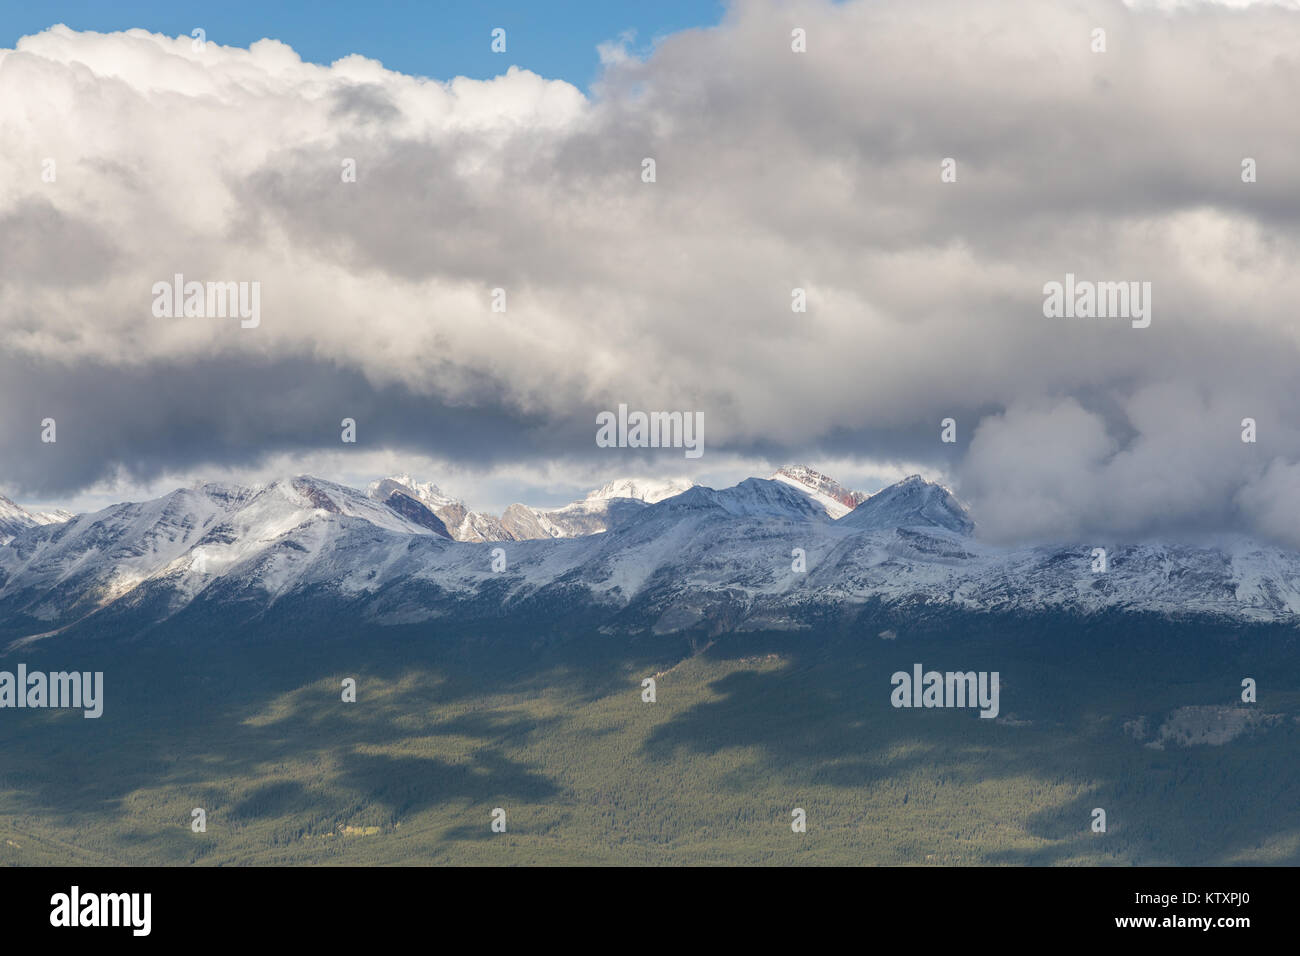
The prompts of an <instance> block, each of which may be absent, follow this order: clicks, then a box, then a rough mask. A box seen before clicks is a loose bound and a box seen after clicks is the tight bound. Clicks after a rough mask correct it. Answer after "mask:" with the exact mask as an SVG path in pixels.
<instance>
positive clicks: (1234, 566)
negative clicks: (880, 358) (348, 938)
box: [0, 476, 1300, 639]
mask: <svg viewBox="0 0 1300 956" xmlns="http://www.w3.org/2000/svg"><path fill="white" fill-rule="evenodd" d="M387 481H392V482H393V484H392V485H385V482H387ZM385 482H377V483H376V485H372V486H371V488H370V489H369V491H368V492H366V493H363V492H359V491H356V490H354V489H351V488H347V487H344V486H342V485H337V484H334V483H332V482H328V481H322V480H320V479H316V478H310V477H298V478H291V479H282V480H279V481H275V482H271V483H270V484H267V485H264V486H257V487H253V488H241V487H237V486H232V485H222V484H205V485H200V486H198V487H195V488H190V489H182V490H178V491H175V492H172V493H171V494H169V495H166V496H164V497H163V498H159V499H157V500H155V501H149V502H143V503H138V504H121V505H115V506H113V507H111V508H107V509H104V510H103V511H101V512H98V513H96V514H89V515H81V516H78V517H76V518H74V519H73V520H70V521H68V522H66V523H63V524H53V525H44V526H42V525H33V526H28V527H25V528H24V529H22V530H20V531H19V533H17V534H16V535H15V536H14V537H13V539H12V540H11V541H10V542H9V543H8V544H7V545H5V546H0V632H3V633H4V634H7V635H10V639H12V638H13V637H20V638H21V637H26V636H32V635H39V634H47V633H52V632H55V631H58V630H59V629H61V628H65V627H68V626H71V625H74V624H77V625H78V626H79V627H81V628H82V629H86V628H91V629H93V628H94V627H96V626H97V622H101V623H102V622H103V621H105V620H113V621H115V622H116V624H115V629H116V630H118V631H121V630H122V629H130V628H140V627H145V626H148V625H149V624H152V623H155V622H158V621H162V620H166V619H168V618H170V617H172V616H174V615H177V614H179V613H181V612H182V611H187V610H192V609H194V608H201V609H206V610H208V611H211V612H213V614H215V615H216V617H217V618H218V619H220V620H222V621H223V622H225V621H230V622H232V623H233V622H238V621H240V620H247V619H255V618H256V617H257V615H260V614H262V613H265V612H267V611H268V610H269V609H271V608H272V607H273V606H275V605H276V604H277V602H280V601H282V600H286V599H289V598H293V599H295V600H310V601H313V602H318V603H320V604H321V605H322V606H327V607H328V608H329V609H330V610H329V614H330V616H331V619H334V618H336V617H337V618H338V619H339V620H354V621H355V623H357V624H358V625H359V626H360V625H365V624H369V625H389V624H411V623H418V622H422V621H428V620H433V619H438V620H443V621H452V620H454V621H470V622H473V621H481V620H486V619H501V618H503V617H508V616H510V615H519V616H520V617H521V618H522V619H526V620H527V621H529V622H530V626H535V627H544V626H548V625H549V624H553V623H555V622H556V621H558V620H559V619H560V618H561V617H564V616H566V615H567V616H572V615H578V616H579V617H580V618H581V620H583V621H584V622H585V623H586V624H593V623H594V624H596V625H598V626H602V627H605V628H610V629H614V630H623V631H630V632H636V631H648V632H658V633H662V632H671V631H678V630H682V629H694V628H705V629H709V630H720V629H758V628H762V629H793V628H801V627H806V626H809V625H810V623H812V622H817V621H826V620H836V621H845V620H852V619H853V616H854V615H856V614H860V613H863V609H864V608H868V607H870V608H874V609H875V610H874V611H873V613H879V612H881V610H882V609H884V611H885V612H887V613H889V614H891V615H893V620H897V621H900V622H905V621H906V620H908V619H909V618H915V617H916V616H918V615H926V614H933V613H948V612H967V611H974V612H991V613H1015V614H1037V613H1053V614H1060V613H1067V614H1077V615H1090V614H1098V613H1103V612H1152V613H1158V614H1164V615H1169V616H1205V617H1208V618H1212V619H1215V620H1223V621H1238V622H1248V621H1265V622H1284V623H1288V624H1296V623H1300V554H1296V553H1294V552H1290V551H1286V550H1283V549H1280V548H1277V547H1273V546H1270V545H1264V544H1260V543H1258V542H1254V541H1250V540H1245V539H1232V540H1219V541H1215V542H1207V543H1204V544H1193V543H1177V544H1174V543H1160V542H1130V543H1123V542H1094V541H1088V542H1076V543H1071V544H1068V545H1060V546H1055V547H1033V548H1002V547H998V546H995V545H991V544H988V543H986V542H983V541H981V540H979V539H978V538H977V537H976V536H975V534H974V529H975V525H974V522H973V521H972V520H971V518H970V516H969V515H968V514H967V511H966V509H965V508H964V507H963V506H962V504H961V503H960V502H959V501H958V500H957V499H956V498H955V497H954V496H953V495H952V493H951V492H950V491H948V490H947V489H946V488H943V487H942V486H940V485H938V484H935V483H933V482H929V481H926V480H924V479H922V478H919V477H916V476H913V477H910V478H907V479H905V480H904V481H901V482H899V483H897V484H895V485H893V486H890V487H889V488H885V489H883V490H882V491H880V492H878V493H877V494H874V495H871V496H868V497H867V498H866V499H865V500H864V501H863V502H862V503H861V504H859V505H858V506H857V507H856V508H855V509H853V510H852V511H850V512H848V513H847V514H845V515H844V516H843V517H840V518H838V519H835V518H832V517H831V515H830V514H828V512H827V509H826V507H825V504H824V502H823V501H821V500H819V499H818V498H817V496H816V495H810V494H809V493H808V491H807V489H806V488H803V487H800V485H799V483H795V482H791V481H789V480H780V479H761V478H750V479H747V480H745V481H742V482H741V483H739V484H738V485H736V486H734V487H731V488H723V489H713V488H707V487H703V486H693V487H689V488H687V489H686V490H685V491H682V492H680V493H678V494H674V495H669V496H667V497H662V498H658V495H657V494H656V493H655V492H653V491H650V490H649V489H642V490H643V491H644V493H645V495H646V497H656V498H658V500H654V501H650V502H647V501H645V500H642V499H637V498H631V497H624V496H623V495H621V494H618V493H612V496H611V497H601V495H602V494H604V493H606V492H605V491H604V489H602V490H601V491H600V492H597V493H596V494H594V495H593V496H590V497H588V498H586V499H583V501H581V502H576V503H575V504H574V505H570V506H567V507H566V508H562V509H556V510H555V511H551V512H540V514H542V515H545V516H547V521H551V522H554V521H555V519H554V517H552V516H554V515H556V514H565V515H566V516H567V519H568V520H569V524H568V525H565V526H562V525H560V524H558V523H553V524H551V525H550V526H549V527H548V526H546V525H543V524H542V522H541V519H540V518H538V517H537V514H538V513H534V512H532V511H531V509H530V512H529V513H530V514H531V515H532V517H533V518H535V519H536V520H537V524H538V526H539V527H540V529H541V530H542V531H546V532H547V535H546V537H544V538H543V536H542V535H541V534H538V533H531V534H530V536H529V537H524V536H522V535H521V536H520V537H518V538H516V539H497V540H487V541H482V542H475V541H458V540H453V537H451V536H450V535H449V529H448V528H447V526H446V523H445V522H444V521H443V520H442V519H441V518H440V517H439V516H438V514H437V513H436V512H435V510H434V509H435V508H443V507H446V505H445V504H443V503H442V501H443V499H444V498H445V497H446V496H442V495H441V493H440V492H438V491H437V489H436V487H435V486H429V485H416V484H414V483H411V482H407V481H398V480H397V479H385ZM624 490H628V491H630V490H633V489H631V488H630V487H623V488H616V489H615V490H614V491H615V492H618V491H624ZM589 503H603V504H604V505H607V506H608V507H606V508H605V509H604V510H601V507H600V505H599V504H593V505H592V507H593V510H592V511H590V512H582V511H580V510H578V509H576V506H578V505H586V504H589ZM521 508H522V506H521ZM579 516H585V518H589V519H590V520H591V521H592V523H593V525H596V524H600V523H601V522H605V521H609V520H610V519H611V518H613V523H612V524H611V525H609V526H608V528H607V530H605V531H604V533H589V534H581V533H580V532H578V536H574V535H573V533H567V534H554V533H551V531H552V529H556V528H560V529H561V530H566V531H568V532H572V530H573V529H574V528H577V527H578V526H579V524H580V520H579ZM521 520H523V519H522V518H521ZM503 523H504V521H503ZM440 526H441V527H440ZM534 530H535V529H534ZM512 533H513V532H512ZM538 539H540V540H538ZM1094 547H1105V548H1106V549H1107V568H1106V570H1105V571H1104V572H1095V571H1094V570H1093V555H1092V549H1093V548H1094ZM194 613H201V612H199V611H195V612H194ZM846 615H847V617H846ZM78 622H80V623H79V624H78Z"/></svg>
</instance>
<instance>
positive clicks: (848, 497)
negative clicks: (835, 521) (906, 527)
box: [772, 465, 869, 518]
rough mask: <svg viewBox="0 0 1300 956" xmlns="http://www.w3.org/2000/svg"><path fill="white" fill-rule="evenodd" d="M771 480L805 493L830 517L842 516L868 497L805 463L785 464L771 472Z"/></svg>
mask: <svg viewBox="0 0 1300 956" xmlns="http://www.w3.org/2000/svg"><path fill="white" fill-rule="evenodd" d="M772 480H774V481H780V482H784V483H785V484H787V485H790V486H791V487H793V488H798V489H799V490H800V491H802V492H804V493H805V494H807V495H808V496H809V497H810V498H812V499H813V500H814V501H816V502H817V503H818V504H820V505H821V506H822V507H823V508H824V509H825V510H826V513H827V514H828V515H830V516H831V517H832V518H842V517H844V516H845V515H846V514H848V513H849V512H850V511H852V510H853V509H854V508H856V507H857V506H858V505H860V504H862V502H864V501H866V500H867V498H868V497H869V496H868V495H866V494H863V493H862V492H861V491H852V490H850V489H848V488H845V487H844V486H843V485H841V484H840V483H839V482H838V481H836V480H835V479H834V478H831V477H830V476H829V475H823V474H822V473H821V472H820V471H816V470H814V469H812V468H809V467H808V466H807V465H786V466H785V467H784V468H778V469H777V470H776V471H775V472H774V473H773V474H772Z"/></svg>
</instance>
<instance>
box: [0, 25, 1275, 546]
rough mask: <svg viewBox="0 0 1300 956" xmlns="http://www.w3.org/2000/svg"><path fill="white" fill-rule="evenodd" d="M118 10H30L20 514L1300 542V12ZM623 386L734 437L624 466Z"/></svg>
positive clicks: (633, 399) (11, 154) (639, 403)
mask: <svg viewBox="0 0 1300 956" xmlns="http://www.w3.org/2000/svg"><path fill="white" fill-rule="evenodd" d="M531 6H532V5H527V6H525V5H521V6H520V10H521V11H525V10H527V9H529V8H531ZM56 7H58V5H56ZM104 9H105V10H106V11H108V12H105V13H102V14H99V13H85V14H83V13H82V12H81V11H79V10H78V9H77V8H76V6H75V5H72V6H68V7H66V8H62V9H54V10H52V11H51V10H50V9H49V8H47V9H46V10H44V11H39V10H38V11H34V12H29V11H20V12H19V13H12V12H7V13H5V14H4V15H3V17H0V27H2V28H3V33H2V34H0V47H6V46H7V49H0V131H3V134H4V138H5V142H6V149H5V150H4V151H3V153H2V154H0V334H2V335H3V340H2V341H3V348H2V349H0V404H2V406H3V414H0V492H2V493H4V494H5V495H7V496H8V497H10V498H13V499H15V500H18V501H22V502H24V503H27V504H32V505H40V506H43V507H49V506H56V505H64V506H69V505H71V506H72V507H74V508H84V507H88V506H90V505H92V504H93V503H95V502H107V501H110V500H122V499H138V498H142V497H147V496H150V495H154V494H160V493H162V492H164V491H166V490H169V489H170V488H172V487H176V486H177V485H181V484H189V483H191V482H193V481H195V480H200V479H221V480H241V481H242V480H264V479H265V478H268V477H271V476H275V475H283V474H297V473H311V474H317V475H321V476H323V477H327V478H333V479H335V480H341V481H345V482H347V483H350V484H364V483H365V482H367V481H369V480H371V479H373V478H376V477H379V476H381V475H384V474H390V473H394V472H406V473H410V474H412V475H413V476H414V477H416V478H418V479H420V480H432V481H435V482H437V483H438V484H439V485H440V486H442V487H443V488H444V489H445V490H446V491H448V492H450V493H452V494H456V495H458V496H460V497H462V498H464V499H465V500H466V501H467V503H469V504H470V505H471V506H472V507H475V508H479V509H483V510H491V511H500V510H501V509H502V508H503V507H504V505H505V504H508V503H509V502H511V501H516V500H522V501H527V502H528V503H530V504H535V505H551V504H559V503H562V502H564V501H568V500H571V499H573V498H575V497H580V496H581V494H582V493H583V492H584V491H585V490H587V489H589V488H594V487H596V486H597V485H599V484H602V483H604V482H605V481H607V480H610V479H611V478H615V477H621V476H625V475H635V476H642V475H650V476H655V475H657V476H664V477H667V476H673V477H677V476H685V477H692V478H694V479H696V480H700V481H704V482H705V483H708V484H714V485H720V484H728V483H731V482H734V481H735V480H738V479H739V478H742V477H744V476H746V475H749V474H766V473H768V472H770V471H771V469H772V468H774V467H776V466H778V465H781V464H784V463H788V462H801V463H806V464H809V465H812V466H813V467H817V468H819V469H820V470H822V471H825V472H827V473H828V474H832V475H834V476H835V477H837V478H839V479H840V480H841V481H843V482H845V483H846V484H848V485H850V486H851V487H857V488H860V489H862V490H866V491H872V490H875V489H876V488H878V487H879V486H880V485H881V484H882V483H884V482H887V481H892V480H896V479H897V478H901V477H903V476H904V475H906V474H908V473H911V472H914V471H915V472H920V473H922V474H925V475H927V476H930V477H934V478H937V479H940V480H943V481H944V482H945V483H947V484H949V485H950V486H951V487H952V488H953V489H954V490H955V491H956V492H957V493H958V494H959V495H960V496H961V497H962V498H963V500H965V501H966V502H967V504H968V505H970V506H971V509H972V511H973V513H974V515H975V518H976V521H977V522H978V523H979V527H980V533H981V534H984V535H986V536H988V537H990V538H993V539H997V540H1007V541H1030V540H1045V539H1051V540H1064V539H1071V540H1075V539H1078V538H1080V537H1082V536H1095V535H1098V534H1105V535H1110V536H1119V537H1122V538H1136V537H1139V536H1145V535H1153V534H1174V533H1179V534H1181V533H1199V532H1205V531H1209V532H1216V533H1217V532H1246V533H1250V534H1255V535H1259V536H1264V537H1270V538H1276V539H1279V540H1283V541H1288V542H1292V543H1296V544H1300V509H1296V508H1294V504H1295V502H1296V501H1297V493H1298V492H1300V388H1298V387H1297V384H1296V376H1295V373H1294V370H1295V368H1296V367H1297V359H1298V358H1300V354H1297V352H1298V346H1300V342H1298V341H1297V324H1296V322H1295V320H1294V303H1295V301H1296V300H1297V294H1298V293H1300V273H1297V272H1296V270H1295V269H1294V262H1295V261H1296V252H1297V248H1296V247H1297V241H1298V240H1300V232H1298V231H1297V216H1298V214H1300V198H1298V197H1300V120H1297V114H1296V110H1295V108H1294V101H1295V93H1296V90H1297V89H1300V42H1298V41H1300V17H1298V16H1297V13H1296V12H1295V11H1294V10H1292V9H1288V8H1286V7H1285V6H1283V5H1277V4H1254V5H1250V6H1248V7H1246V8H1236V7H1233V6H1231V5H1227V4H1195V3H1193V4H1178V5H1172V4H1154V5H1153V4H1144V5H1140V6H1137V7H1135V6H1130V5H1128V4H1124V3H1122V2H1119V0H1080V2H1076V3H1070V4H1048V3H1043V4H1032V5H1025V4H1023V3H1021V2H1016V0H978V2H970V0H933V2H927V3H925V4H916V3H912V2H907V0H869V2H866V0H861V2H853V0H850V2H844V3H837V4H831V3H827V2H824V0H788V2H785V0H753V2H746V3H738V4H734V5H732V6H730V7H728V8H726V9H725V10H721V11H719V10H718V9H717V8H714V7H712V6H711V5H708V4H700V5H696V4H692V5H680V6H674V5H666V6H661V7H660V9H659V10H657V11H655V12H654V16H655V17H656V19H655V20H653V21H647V20H645V19H644V17H646V16H650V15H651V14H650V13H649V12H647V11H643V10H642V5H635V6H633V5H626V6H624V5H604V4H601V5H596V4H592V5H590V7H588V6H587V5H580V6H574V7H571V8H564V10H562V11H561V12H559V13H555V14H553V15H550V16H547V17H545V18H543V17H540V16H538V15H536V14H534V15H532V16H533V19H531V20H530V19H528V16H527V15H525V13H523V12H521V13H520V14H519V15H518V18H517V19H514V20H511V19H510V17H507V16H506V15H505V14H504V13H502V14H499V15H495V16H487V15H486V14H481V13H479V12H478V11H480V10H484V9H486V10H488V11H489V12H490V13H492V14H497V12H498V11H503V10H506V9H507V8H505V7H496V6H493V5H491V4H487V5H466V6H457V7H442V6H439V5H432V4H430V5H419V7H418V8H417V7H412V8H405V9H404V8H402V7H397V6H384V5H375V7H374V8H373V10H372V9H371V8H364V9H362V10H352V9H350V10H348V12H347V13H346V15H345V14H333V13H328V12H327V13H326V14H325V15H321V16H315V15H311V14H308V13H304V12H303V8H299V7H295V6H291V5H285V6H280V5H273V8H272V10H270V11H269V12H267V13H266V14H262V13H259V12H258V11H257V9H256V8H253V7H241V6H238V5H236V6H234V7H231V8H230V11H231V12H228V13H227V14H224V15H225V16H227V17H228V19H227V20H226V21H225V22H222V21H218V20H213V21H212V22H211V23H210V24H208V25H206V26H204V29H205V30H207V34H206V42H205V43H204V44H202V46H201V47H200V46H198V45H197V44H195V43H194V41H193V40H192V39H191V37H190V30H191V29H192V28H193V27H194V26H198V25H204V20H203V18H202V17H199V18H196V17H194V16H184V15H183V14H182V15H179V16H184V22H180V23H177V22H176V21H175V17H174V15H173V14H170V13H161V12H156V10H157V11H160V10H161V9H162V8H161V6H159V7H158V8H156V10H154V9H151V8H149V7H138V8H133V7H130V6H120V5H119V6H114V7H112V8H109V7H105V8H104ZM223 9H225V8H223ZM313 9H315V8H313ZM411 10H413V11H414V12H409V11H411ZM611 10H612V11H613V12H610V11H611ZM590 11H595V12H590ZM32 16H35V17H37V20H36V21H30V22H29V21H28V20H26V19H24V18H29V17H32ZM262 16H266V17H268V18H269V19H267V20H261V19H259V17H262ZM55 17H57V19H58V20H60V21H63V22H64V23H66V24H67V25H66V26H53V27H52V26H51V25H50V23H49V22H42V21H44V20H51V21H52V20H53V18H55ZM97 17H98V18H100V19H96V18H97ZM168 17H172V19H168ZM485 17H486V19H485ZM103 18H108V20H107V22H106V20H105V19H103ZM488 20H491V21H492V23H491V24H489V23H488ZM190 21H194V22H193V23H191V22H190ZM363 21H364V22H363ZM496 21H500V23H501V25H503V26H504V28H505V29H506V30H507V34H506V37H507V53H506V54H504V55H502V54H492V53H491V51H490V46H489V45H490V42H491V38H490V30H491V27H492V26H493V25H496ZM507 21H509V22H507ZM516 23H518V24H519V25H518V26H515V25H514V24H516ZM137 25H138V26H139V27H141V29H131V28H134V27H137ZM1098 29H1103V30H1104V31H1105V45H1104V50H1101V51H1098V50H1096V49H1095V47H1096V34H1095V31H1096V30H1098ZM123 30H125V31H127V32H112V31H123ZM629 30H635V31H636V33H635V36H634V37H633V36H632V34H630V33H628V31H629ZM794 30H801V31H803V36H804V37H805V38H806V43H805V50H806V52H796V50H795V49H793V48H792V45H793V44H792V31H794ZM87 31H110V32H108V33H103V32H87ZM151 31H160V32H151ZM425 35H428V36H430V37H435V36H436V37H437V38H438V39H437V40H436V41H433V40H431V41H430V42H428V43H427V44H426V43H425V42H423V39H422V38H423V37H424V36H425ZM262 36H267V37H273V39H261V38H260V37H262ZM471 37H472V38H473V39H472V40H471V39H470V38H471ZM475 48H476V49H475ZM918 51H924V55H919V54H918ZM494 64H497V65H494ZM647 158H651V159H653V160H654V161H655V164H656V165H655V169H656V175H655V178H654V181H653V182H646V181H645V179H644V177H643V170H644V168H645V166H644V161H645V160H646V159H647ZM949 158H951V159H952V160H953V161H954V162H953V164H952V166H951V168H952V169H953V170H955V173H956V175H955V181H945V178H944V171H945V165H944V160H945V159H949ZM1246 159H1250V160H1251V161H1252V163H1253V165H1252V168H1253V169H1257V176H1256V178H1255V179H1254V181H1252V182H1246V181H1243V162H1244V161H1245V160H1246ZM51 162H52V163H53V167H51V166H50V163H51ZM349 162H351V163H353V164H354V166H355V169H356V177H355V181H349V180H348V179H347V177H346V175H344V174H343V173H342V172H341V171H342V170H346V168H347V164H348V163H349ZM50 168H53V169H54V170H55V171H56V173H55V175H54V177H53V178H52V180H51V179H50V178H49V177H47V176H46V175H44V173H45V171H47V170H48V169H50ZM176 273H181V274H183V275H185V276H186V277H187V279H191V280H198V281H223V282H224V281H234V282H250V283H251V282H257V283H259V288H260V290H261V291H260V295H261V300H260V303H261V308H260V322H259V324H258V326H257V327H256V328H241V327H240V322H239V321H238V320H237V319H234V320H232V319H228V318H216V317H196V316H191V317H183V316H182V317H160V316H157V315H155V314H154V313H153V311H152V305H153V299H154V296H153V291H152V290H153V288H154V286H155V284H156V283H158V282H160V281H170V280H171V278H172V277H173V276H174V275H175V274H176ZM1067 274H1070V275H1077V276H1078V277H1080V278H1081V279H1084V280H1094V281H1100V282H1115V281H1124V282H1129V281H1132V282H1138V283H1150V288H1151V289H1152V298H1151V302H1152V315H1151V322H1150V324H1149V326H1147V327H1145V328H1139V327H1134V325H1133V324H1132V323H1130V322H1129V321H1128V319H1127V318H1119V319H1116V318H1063V317H1059V316H1058V317H1049V316H1047V315H1045V314H1044V289H1045V287H1046V284H1047V283H1051V282H1063V281H1065V277H1066V276H1067ZM496 289H503V290H504V291H505V301H506V302H507V308H506V311H505V312H504V313H500V312H494V311H492V305H493V302H494V291H493V290H496ZM796 289H802V290H803V293H804V295H805V296H806V300H807V310H806V312H794V311H792V307H791V305H792V294H793V291H794V290H796ZM619 404H627V405H628V406H629V407H631V408H632V409H642V410H681V411H687V412H694V411H699V412H701V413H703V415H704V420H705V423H706V428H705V445H706V452H705V455H704V456H703V458H701V459H699V460H690V459H687V458H685V457H684V455H683V454H682V450H681V449H668V448H665V449H652V450H635V449H617V448H614V449H611V448H603V447H599V446H598V445H597V443H596V442H595V441H594V434H595V431H596V428H595V422H596V416H597V414H598V413H600V412H601V411H604V410H612V409H616V408H617V407H618V405H619ZM345 417H347V418H352V419H354V420H355V421H356V422H357V432H358V441H357V442H356V443H355V444H343V443H341V442H340V422H341V420H342V419H343V418H345ZM1247 417H1250V418H1253V419H1254V420H1255V421H1256V422H1257V423H1258V425H1257V430H1258V440H1257V441H1255V442H1250V443H1247V442H1243V441H1242V440H1241V433H1242V422H1243V419H1245V418H1247ZM46 418H53V419H54V420H56V422H57V434H58V440H57V442H55V443H52V444H51V443H43V442H41V440H40V435H41V426H40V423H41V422H42V421H43V420H45V419H46ZM946 419H951V420H952V421H953V423H954V425H955V428H954V429H953V431H954V432H955V438H956V440H955V441H954V442H951V443H949V442H945V441H943V440H942V438H941V435H942V432H943V429H942V424H941V423H942V422H944V421H945V420H946Z"/></svg>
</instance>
